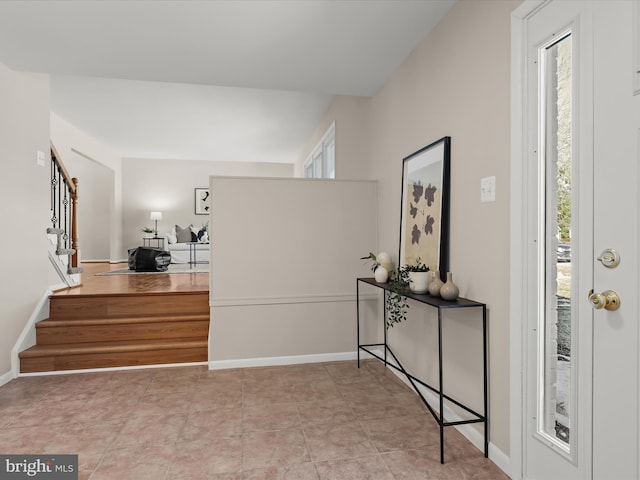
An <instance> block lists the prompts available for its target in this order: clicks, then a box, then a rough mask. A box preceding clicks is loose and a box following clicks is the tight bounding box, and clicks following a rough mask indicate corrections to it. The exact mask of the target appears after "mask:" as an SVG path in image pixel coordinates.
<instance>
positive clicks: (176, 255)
mask: <svg viewBox="0 0 640 480" xmlns="http://www.w3.org/2000/svg"><path fill="white" fill-rule="evenodd" d="M187 229H189V230H190V232H192V237H191V240H198V241H197V242H196V244H195V245H190V242H184V241H178V240H179V239H181V240H185V233H184V232H185V231H186V230H187ZM176 230H178V232H176ZM180 230H182V232H179V231H180ZM180 237H181V238H180ZM187 238H188V236H187ZM198 238H199V239H198ZM191 243H193V242H191ZM164 245H165V248H166V249H167V251H168V252H169V253H170V254H171V263H189V261H190V260H193V258H190V249H195V261H196V262H207V263H208V262H209V252H210V250H211V249H210V245H209V235H208V232H207V227H206V226H205V227H203V228H202V229H200V230H198V229H197V228H195V227H193V226H192V225H189V226H188V227H185V228H184V229H182V228H181V227H179V226H178V225H176V226H175V227H174V228H173V229H172V230H171V232H168V233H166V234H165V237H164Z"/></svg>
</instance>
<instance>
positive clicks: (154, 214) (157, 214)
mask: <svg viewBox="0 0 640 480" xmlns="http://www.w3.org/2000/svg"><path fill="white" fill-rule="evenodd" d="M149 218H150V219H151V220H155V221H156V229H155V231H154V235H153V238H158V220H162V212H151V216H150V217H149Z"/></svg>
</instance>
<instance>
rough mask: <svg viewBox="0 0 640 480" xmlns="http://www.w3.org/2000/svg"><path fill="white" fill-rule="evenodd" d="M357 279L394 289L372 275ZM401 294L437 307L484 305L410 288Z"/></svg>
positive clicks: (388, 289)
mask: <svg viewBox="0 0 640 480" xmlns="http://www.w3.org/2000/svg"><path fill="white" fill-rule="evenodd" d="M358 281H359V282H363V283H368V284H369V285H373V286H374V287H378V288H382V289H383V290H387V291H390V292H393V291H394V289H393V287H392V286H391V283H380V282H376V280H375V278H373V277H366V278H358ZM401 295H402V296H403V297H407V298H411V299H413V300H416V301H417V302H421V303H426V304H427V305H431V306H433V307H438V308H468V307H484V306H485V304H484V303H480V302H476V301H475V300H469V299H468V298H462V297H458V298H457V299H456V300H451V301H449V300H444V299H442V298H440V297H434V296H433V295H429V294H427V293H413V292H412V291H411V290H407V291H406V292H403V293H401Z"/></svg>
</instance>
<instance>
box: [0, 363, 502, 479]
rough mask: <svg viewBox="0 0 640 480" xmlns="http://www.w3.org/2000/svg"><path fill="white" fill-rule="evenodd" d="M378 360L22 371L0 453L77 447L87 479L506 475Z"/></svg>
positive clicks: (12, 386) (9, 401)
mask: <svg viewBox="0 0 640 480" xmlns="http://www.w3.org/2000/svg"><path fill="white" fill-rule="evenodd" d="M438 442H439V437H438V429H437V424H436V423H435V421H434V420H433V418H432V417H431V415H430V414H429V413H428V412H427V411H426V410H425V409H424V407H423V406H422V405H421V403H420V402H419V400H418V399H417V397H416V396H415V395H414V394H413V393H412V392H411V391H410V390H409V389H408V387H406V386H405V385H404V384H402V383H401V382H400V381H399V380H398V379H397V378H396V377H395V376H394V375H393V374H392V373H390V372H388V371H387V370H385V368H384V367H383V366H382V365H381V364H380V363H379V362H377V361H365V362H363V363H362V368H360V369H358V368H357V366H356V363H355V362H335V363H324V364H308V365H293V366H284V367H268V368H251V369H239V370H223V371H208V370H207V369H206V367H204V366H202V367H200V366H196V367H193V366H191V367H176V368H165V369H146V370H130V371H121V372H100V373H85V374H71V375H59V376H44V377H22V378H18V379H16V380H13V381H12V382H9V383H8V384H6V385H4V386H2V387H0V453H2V454H12V453H16V454H20V453H23V454H41V453H57V454H62V453H77V454H79V462H80V478H81V479H85V480H86V479H90V480H129V479H130V480H146V479H150V480H163V479H164V480H204V479H207V480H213V479H216V480H223V479H224V480H240V479H243V480H276V479H278V480H285V479H286V480H307V479H309V480H376V479H385V480H393V479H395V480H418V479H420V480H436V479H438V480H471V479H473V480H504V479H507V478H508V477H507V476H506V475H505V474H504V473H502V472H501V471H500V470H499V469H498V468H497V467H496V466H495V465H494V464H493V463H492V462H491V461H490V460H487V459H485V458H484V457H483V456H482V453H481V452H480V451H478V450H477V449H476V448H475V447H473V446H472V445H471V444H470V443H469V442H468V441H467V440H466V439H465V438H464V437H463V436H462V435H460V434H459V433H458V432H457V431H456V430H455V429H453V428H448V429H446V430H445V460H446V463H445V464H444V465H441V464H440V462H439V446H438Z"/></svg>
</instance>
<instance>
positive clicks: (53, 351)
mask: <svg viewBox="0 0 640 480" xmlns="http://www.w3.org/2000/svg"><path fill="white" fill-rule="evenodd" d="M208 343H209V342H208V340H207V339H201V340H194V339H192V338H187V339H180V338H176V339H172V340H128V341H115V342H91V343H69V344H64V345H35V346H33V347H31V348H29V349H27V350H25V351H23V352H20V358H30V357H42V356H52V355H79V354H85V353H119V352H132V351H143V350H167V349H171V348H198V347H207V346H208Z"/></svg>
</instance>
